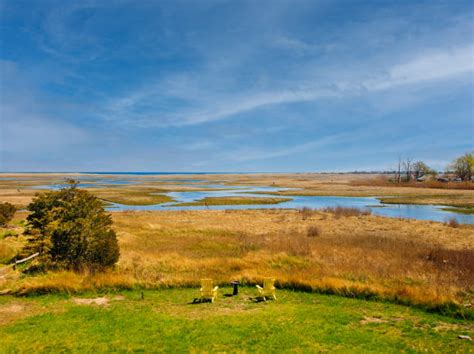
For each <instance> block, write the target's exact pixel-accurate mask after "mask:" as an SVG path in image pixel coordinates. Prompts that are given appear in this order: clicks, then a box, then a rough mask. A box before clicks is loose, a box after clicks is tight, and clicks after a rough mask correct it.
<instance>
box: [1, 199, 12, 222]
mask: <svg viewBox="0 0 474 354" xmlns="http://www.w3.org/2000/svg"><path fill="white" fill-rule="evenodd" d="M15 212H16V208H15V206H14V205H13V204H10V203H0V226H5V225H7V224H8V223H9V222H10V220H11V219H12V218H13V215H15Z"/></svg>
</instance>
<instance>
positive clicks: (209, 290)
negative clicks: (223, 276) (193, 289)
mask: <svg viewBox="0 0 474 354" xmlns="http://www.w3.org/2000/svg"><path fill="white" fill-rule="evenodd" d="M213 285H214V284H213V283H212V279H201V301H203V300H210V301H211V302H214V300H215V298H216V297H217V289H219V287H218V286H217V285H216V286H214V287H213Z"/></svg>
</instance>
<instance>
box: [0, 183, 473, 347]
mask: <svg viewBox="0 0 474 354" xmlns="http://www.w3.org/2000/svg"><path fill="white" fill-rule="evenodd" d="M5 177H6V176H5ZM20 177H21V178H20ZM71 177H74V178H77V179H80V178H81V177H82V180H83V181H87V180H88V179H91V178H97V180H96V181H95V182H91V184H86V183H84V182H83V183H82V185H83V186H81V187H79V188H85V189H87V190H88V191H90V192H91V193H92V194H94V195H96V196H97V197H98V198H100V199H101V200H102V201H103V203H104V206H105V207H106V208H107V206H111V205H114V204H121V205H124V208H123V209H125V210H122V209H119V210H117V209H116V208H113V207H111V208H109V209H108V210H109V213H110V215H111V217H112V220H113V229H114V230H115V231H116V233H117V239H118V243H119V247H120V258H119V260H118V262H117V264H116V265H115V267H114V268H113V269H109V270H107V271H105V272H99V273H96V272H90V271H87V270H84V271H81V272H73V271H67V270H56V271H55V270H51V271H48V272H36V273H35V272H34V273H29V272H27V273H24V272H22V271H23V270H25V269H26V268H27V266H24V265H19V266H18V268H17V269H16V270H15V271H10V272H9V273H8V274H5V275H4V277H3V278H2V279H1V282H0V293H1V294H3V296H2V297H1V298H2V299H3V300H2V303H3V305H1V307H0V308H3V309H4V311H7V312H8V311H9V310H8V308H11V306H16V305H15V304H19V305H18V306H17V307H15V308H17V309H18V311H16V310H15V311H13V313H10V312H8V315H6V316H7V317H6V318H9V319H8V320H6V321H7V322H6V323H4V324H3V328H4V329H5V330H7V329H8V328H10V326H14V325H15V323H21V321H31V320H34V319H35V318H37V316H41V313H44V311H45V308H44V306H45V305H41V303H42V302H44V301H46V302H47V303H48V304H50V305H48V307H49V306H52V307H53V308H58V310H59V311H60V313H62V312H63V311H65V310H64V309H63V310H60V309H61V308H63V307H64V306H65V305H59V304H58V301H59V298H57V296H66V297H65V298H64V297H62V298H61V299H62V300H61V301H59V302H60V303H64V304H69V303H70V301H72V300H67V299H68V298H69V299H72V298H78V297H79V298H80V297H84V296H86V297H91V296H92V298H94V297H104V296H105V298H106V299H108V300H107V301H112V302H111V305H112V304H113V308H114V309H115V308H117V309H116V310H117V311H123V309H120V310H119V309H118V308H119V307H121V306H124V305H123V304H124V303H122V302H120V301H113V300H112V299H113V298H114V296H119V295H120V296H125V298H126V299H128V300H127V302H125V303H127V304H128V305H127V306H135V305H132V304H130V303H129V301H132V300H131V299H134V298H135V297H136V296H137V294H138V296H139V297H140V295H139V294H140V291H142V292H143V291H144V292H145V293H146V294H147V295H146V298H148V297H150V298H154V297H155V296H156V295H152V294H154V293H153V291H159V292H162V291H167V293H166V292H165V293H164V294H170V295H169V296H170V297H175V296H178V297H179V298H183V299H184V298H185V297H186V296H187V297H188V299H186V300H189V301H191V300H192V298H193V297H195V296H198V289H199V286H200V279H203V278H211V279H213V281H214V282H215V283H216V284H218V285H219V286H221V288H222V287H223V289H225V287H227V286H229V284H230V281H231V280H238V281H240V283H241V284H242V285H241V286H242V287H243V290H242V291H243V292H244V293H245V294H247V295H246V296H247V297H248V299H251V298H252V297H251V295H252V293H253V291H252V290H251V289H252V287H253V286H254V285H255V284H259V283H261V282H262V279H264V278H265V277H269V276H271V277H274V278H275V279H276V283H275V284H276V287H277V289H278V290H279V291H281V292H282V296H283V298H284V299H286V298H287V297H288V299H291V300H288V301H289V302H288V303H285V306H294V304H293V302H294V301H296V299H297V297H298V296H303V297H305V298H306V296H308V295H303V294H313V295H314V296H315V299H319V296H321V294H324V295H325V296H329V295H330V296H334V297H336V298H341V300H337V301H346V300H342V299H343V298H352V299H358V300H357V301H363V302H364V304H363V305H362V304H360V305H351V306H362V307H365V306H368V308H371V307H373V306H376V307H377V306H379V305H376V304H384V305H383V306H385V307H387V306H388V307H390V310H389V311H395V310H393V309H395V307H393V306H399V305H402V306H406V307H408V308H412V309H416V311H421V312H420V313H423V315H422V316H431V315H429V314H430V313H436V314H438V315H440V316H442V317H443V318H446V319H445V320H446V321H449V322H452V321H455V323H456V325H455V326H460V327H456V328H459V329H457V330H458V331H460V332H459V333H461V332H462V333H467V334H469V333H471V334H472V329H473V327H472V322H471V321H472V320H473V318H474V317H473V316H474V315H473V313H472V304H473V301H474V298H473V295H472V294H473V284H474V263H473V262H474V261H473V260H474V226H472V225H470V224H463V223H458V222H457V221H456V222H449V221H450V220H449V219H446V222H437V221H430V220H416V219H401V218H393V217H392V218H391V217H382V216H378V215H374V213H372V211H371V210H370V209H368V208H357V207H348V206H344V205H339V206H335V207H325V208H320V209H314V208H310V207H303V208H293V209H286V208H285V209H278V208H271V209H258V208H257V209H240V210H232V209H231V207H232V206H233V205H238V206H241V207H244V206H246V205H247V206H248V207H249V208H251V207H255V206H258V204H256V203H258V199H259V197H258V194H257V195H253V196H252V197H251V198H250V197H246V194H245V193H243V194H242V197H227V198H225V197H221V198H220V199H219V201H218V203H212V201H211V202H210V201H209V199H207V200H203V201H197V202H194V204H195V206H203V205H205V206H206V207H205V208H203V210H173V209H172V208H168V210H141V211H140V210H133V208H134V207H135V206H137V205H138V206H140V205H142V206H146V205H155V206H156V205H161V204H166V203H170V202H171V201H172V200H173V199H172V197H170V196H172V195H174V194H173V193H187V192H189V193H197V192H198V193H201V192H203V191H213V190H214V191H215V190H218V191H219V193H226V190H228V191H229V193H233V190H232V188H235V186H241V187H242V190H243V191H245V190H246V189H248V188H249V186H252V185H253V186H260V187H265V186H267V188H272V189H275V190H277V188H280V189H281V194H283V195H285V196H286V197H285V198H291V195H293V194H311V195H322V196H325V195H328V194H330V195H336V196H347V197H350V196H352V197H353V196H354V195H356V196H365V197H370V196H378V198H381V199H384V198H395V197H397V198H413V196H414V195H417V193H419V195H421V196H423V197H425V198H422V199H421V200H420V202H421V203H426V201H427V200H437V201H438V200H441V201H442V203H443V204H446V205H452V206H453V207H454V206H456V207H459V204H456V202H453V201H459V200H462V201H463V202H462V205H463V206H464V207H465V206H466V205H468V206H470V205H472V203H473V201H474V197H473V190H472V189H466V190H461V189H440V190H438V189H434V188H423V187H419V186H416V185H415V186H410V187H406V186H403V187H399V186H383V187H380V186H378V185H375V186H370V185H367V183H366V182H364V183H361V179H360V177H359V176H356V175H319V174H305V175H281V176H280V175H201V176H199V178H198V177H196V176H191V177H193V178H191V177H190V176H185V177H183V176H182V175H173V176H165V177H163V176H160V175H155V176H140V175H129V176H126V177H125V178H124V177H123V176H120V177H118V176H114V175H111V176H107V177H104V176H92V175H83V176H82V175H69V174H68V175H47V174H45V175H42V174H39V175H21V176H20V175H16V176H13V177H12V176H10V175H9V176H8V178H9V179H6V178H5V179H3V180H0V185H1V188H0V194H1V198H2V201H8V202H10V203H13V204H15V205H16V207H17V208H18V210H19V211H17V212H16V214H15V216H14V218H13V220H12V221H11V222H10V223H9V225H8V226H6V227H4V228H2V229H1V238H0V262H1V263H3V265H4V266H7V265H8V264H9V263H11V261H12V260H14V259H17V257H19V256H18V255H20V254H22V249H23V247H24V246H25V243H26V240H27V236H26V235H24V230H25V227H26V226H27V222H26V217H27V215H28V212H27V211H26V210H24V209H23V208H24V207H25V205H27V204H28V203H29V202H31V200H32V199H33V198H35V197H34V195H35V193H44V191H45V190H46V187H47V186H50V187H49V188H50V189H55V188H61V186H62V185H63V184H64V183H65V182H64V181H65V179H66V178H71ZM10 178H12V179H10ZM365 178H367V177H365ZM371 178H380V177H377V176H371ZM105 179H109V180H108V183H109V184H108V185H107V184H102V182H100V183H99V182H98V181H103V180H105ZM110 179H111V180H110ZM195 179H197V180H198V181H197V182H196V181H194V180H195ZM114 181H115V182H120V181H122V182H123V183H122V184H120V185H118V184H116V183H110V182H114ZM125 181H127V183H125ZM104 183H105V182H104ZM38 186H41V187H38ZM229 186H233V187H229ZM264 189H265V188H264ZM419 191H421V192H419ZM290 192H291V193H293V194H287V193H290ZM266 193H268V191H267V192H266ZM430 193H431V194H430ZM275 194H279V193H275ZM260 198H261V200H262V202H261V206H262V207H267V206H268V205H269V204H267V203H269V199H268V197H266V196H262V197H260ZM280 198H282V197H275V198H274V199H275V200H271V201H270V202H274V203H278V202H280V200H279V199H280ZM284 200H285V199H284ZM111 203H112V204H111ZM122 203H123V204H122ZM192 205H193V204H192V203H189V206H192ZM213 205H220V206H223V207H222V210H211V209H210V208H211V207H212V206H213ZM226 205H227V206H228V208H226V207H225V206H226ZM270 205H271V204H270ZM274 205H277V204H274ZM126 206H128V207H129V208H130V210H126ZM169 209H171V210H169ZM465 215H466V216H467V217H471V218H472V215H470V214H465ZM453 220H455V219H453ZM165 289H183V290H182V291H183V293H180V292H178V293H177V292H176V291H177V290H176V291H175V292H173V291H171V292H170V290H165ZM150 291H151V292H150ZM222 292H223V294H221V299H219V300H218V301H216V306H218V307H219V308H220V307H222V306H224V308H227V306H231V307H230V308H228V310H226V311H229V314H231V313H235V314H237V313H238V314H239V315H242V316H245V315H243V314H242V310H241V309H240V307H239V306H237V304H236V303H235V304H234V305H228V304H227V301H228V298H226V297H222V295H224V292H225V290H222ZM91 294H92V295H91ZM114 294H115V295H114ZM117 294H118V295H117ZM293 294H294V295H293ZM297 294H301V295H297ZM318 294H320V295H318ZM253 295H255V294H253ZM25 296H27V299H30V300H25ZM44 296H46V297H45V298H43V297H44ZM160 296H165V295H160ZM295 296H296V297H295ZM244 298H245V297H243V296H242V299H244ZM42 299H44V300H42ZM307 299H309V298H307ZM323 299H326V297H324V298H323ZM25 301H26V302H25ZM133 301H135V300H133ZM133 301H132V303H133ZM160 301H168V300H166V299H162V300H160ZM169 301H172V302H173V301H176V299H169ZM232 301H234V302H235V301H236V300H232ZM242 301H243V304H242V306H243V305H245V304H247V305H245V306H250V308H249V309H251V308H252V306H257V305H256V304H251V303H248V302H249V301H251V300H242ZM305 301H306V300H305ZM315 301H316V300H315ZM317 301H319V300H317ZM324 301H326V300H324ZM324 301H323V302H324ZM331 301H332V300H331ZM335 301H336V300H335ZM142 305H143V304H142ZM142 305H140V306H142ZM71 306H72V308H70V307H71ZM146 306H153V305H152V304H150V303H148V305H146ZM173 306H184V307H183V309H182V310H179V311H180V316H181V315H182V316H184V318H186V317H187V316H194V315H191V314H187V313H188V310H186V306H187V305H185V302H183V303H182V304H181V305H173ZM204 306H207V305H204ZM234 306H237V307H234ZM271 306H279V305H277V303H276V302H275V304H272V305H271ZM305 306H306V305H305ZM325 306H326V305H325ZM30 307H31V309H33V308H34V309H35V310H34V311H32V310H31V311H30V310H29V309H30ZM89 307H90V306H89ZM99 307H100V306H99ZM392 307H393V309H392ZM41 308H42V310H41ZM66 308H67V309H68V310H67V311H76V310H75V307H74V305H67V306H66ZM92 308H95V307H94V305H92ZM106 308H107V309H108V308H109V307H108V306H107V307H106ZM5 309H6V310H5ZM257 309H258V307H255V308H254V310H257ZM398 309H401V308H398ZM88 311H91V310H88ZM100 311H111V310H109V309H108V310H100ZM114 311H115V310H114ZM181 311H184V312H183V313H181ZM189 311H190V310H189ZM192 311H193V313H194V312H196V311H197V312H199V311H200V310H192ZM204 311H209V310H204ZM219 311H221V310H219ZM258 311H262V309H260V310H258ZM269 311H277V310H276V309H274V310H269ZM379 311H382V310H379ZM397 311H399V310H397ZM369 312H370V311H369ZM383 312H384V311H382V312H377V313H378V314H377V316H379V317H380V313H383ZM243 313H245V311H244V312H243ZM364 313H365V312H364ZM425 314H426V315H425ZM196 315H197V316H201V315H199V314H196ZM438 315H437V316H438ZM31 316H32V317H31ZM54 316H60V315H59V314H58V315H54ZM358 316H359V317H360V315H358ZM364 316H365V315H364ZM367 316H368V317H371V316H369V315H367ZM367 316H366V317H367ZM377 316H375V317H377ZM383 316H385V315H383ZM383 316H382V317H383ZM379 317H377V318H379ZM402 317H403V316H402ZM356 318H358V317H357V316H356ZM363 319H364V317H362V318H361V319H359V321H363ZM57 320H59V317H58V319H57ZM18 321H20V322H18ZM53 321H56V319H54V320H53ZM381 321H382V322H381V323H382V324H383V325H385V324H387V323H390V321H388V322H384V321H385V320H381ZM443 321H444V320H443ZM435 323H438V322H436V321H435ZM7 324H8V325H7ZM371 326H373V325H371ZM435 326H438V325H435ZM448 328H450V329H449V330H448V329H446V330H441V331H440V333H442V334H440V335H441V336H445V335H447V334H448V333H449V331H451V330H452V329H453V328H455V327H448ZM460 329H462V330H460ZM446 331H448V332H446ZM452 338H454V339H453V342H454V343H458V339H457V338H456V337H455V336H454V334H453V335H452ZM4 343H5V345H6V343H8V341H6V342H4ZM446 343H449V340H448V341H447V342H446ZM10 345H11V344H10ZM408 347H410V346H408ZM25 348H35V347H34V346H33V344H31V346H26V347H25ZM71 348H73V347H71ZM361 348H364V347H361ZM440 348H441V347H440ZM313 349H314V348H313Z"/></svg>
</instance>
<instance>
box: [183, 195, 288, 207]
mask: <svg viewBox="0 0 474 354" xmlns="http://www.w3.org/2000/svg"><path fill="white" fill-rule="evenodd" d="M289 200H291V198H265V197H261V198H260V197H253V198H252V197H207V198H204V199H201V200H197V201H195V202H189V203H179V204H176V205H174V206H210V205H254V204H279V203H283V202H287V201H289Z"/></svg>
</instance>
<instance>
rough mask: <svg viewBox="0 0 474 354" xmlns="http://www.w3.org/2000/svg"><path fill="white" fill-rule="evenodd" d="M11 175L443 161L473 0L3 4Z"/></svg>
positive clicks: (460, 126) (469, 72)
mask: <svg viewBox="0 0 474 354" xmlns="http://www.w3.org/2000/svg"><path fill="white" fill-rule="evenodd" d="M0 26H1V29H0V31H1V32H0V34H1V47H0V75H1V76H0V79H1V84H0V100H1V101H0V103H1V105H0V118H1V122H0V123H1V124H0V171H249V172H252V171H280V172H286V171H301V172H303V171H350V170H374V169H388V168H393V167H394V166H395V164H396V160H397V159H398V157H399V156H401V157H402V158H405V157H410V158H413V159H422V160H424V161H426V162H427V163H428V164H430V165H431V166H432V167H435V168H438V169H443V168H444V167H445V165H446V164H447V163H448V162H449V161H451V160H452V159H453V158H454V157H455V156H457V155H460V154H462V153H464V152H467V151H471V150H472V149H473V148H474V103H473V101H474V90H473V88H474V76H473V74H474V64H473V63H474V5H473V3H472V1H460V0H449V1H433V0H430V1H408V0H406V1H404V0H397V1H356V0H352V1H349V0H345V1H316V0H314V1H299V0H291V1H279V0H272V1H263V0H257V1H255V0H252V1H237V0H232V1H224V0H219V1H204V0H202V1H201V0H200V1H198V0H195V1H191V0H187V1H176V0H173V1H152V0H141V1H140V0H133V1H127V0H116V1H114V0H102V1H87V0H83V1H62V0H61V1H48V0H38V1H33V0H28V1H23V0H8V1H5V0H0Z"/></svg>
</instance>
